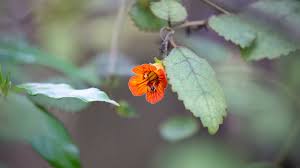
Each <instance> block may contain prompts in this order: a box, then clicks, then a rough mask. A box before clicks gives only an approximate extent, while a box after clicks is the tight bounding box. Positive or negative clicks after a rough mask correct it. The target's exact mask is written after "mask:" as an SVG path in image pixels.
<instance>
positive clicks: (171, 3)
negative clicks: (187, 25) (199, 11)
mask: <svg viewBox="0 0 300 168" xmlns="http://www.w3.org/2000/svg"><path fill="white" fill-rule="evenodd" d="M150 8H151V11H152V12H153V13H154V15H155V16H157V17H159V18H161V19H164V20H167V21H170V22H173V23H176V22H182V21H184V20H185V19H186V18H187V11H186V9H185V8H184V7H183V6H182V5H181V4H180V3H179V2H178V1H176V0H161V1H159V2H152V3H151V5H150Z"/></svg>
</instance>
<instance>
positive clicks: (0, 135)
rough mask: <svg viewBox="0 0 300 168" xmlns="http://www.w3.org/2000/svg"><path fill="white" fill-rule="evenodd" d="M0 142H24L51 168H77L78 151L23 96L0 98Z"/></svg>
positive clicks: (52, 120) (63, 131)
mask: <svg viewBox="0 0 300 168" xmlns="http://www.w3.org/2000/svg"><path fill="white" fill-rule="evenodd" d="M0 107H1V113H0V118H2V119H5V120H2V121H1V122H0V139H2V140H8V141H12V140H13V141H25V142H28V143H30V144H31V145H32V147H33V148H34V150H35V151H37V152H38V153H39V154H40V155H41V156H42V157H43V158H44V159H46V160H47V161H48V162H49V163H50V165H52V166H53V167H54V168H66V167H68V168H80V167H81V166H80V159H79V150H78V149H77V147H76V146H75V145H74V144H73V143H72V141H71V138H70V136H69V134H68V133H67V131H66V129H65V128H64V127H63V125H62V124H61V123H60V122H59V121H58V120H56V119H55V118H54V117H53V116H51V115H50V114H49V113H46V112H44V111H42V110H40V109H38V108H37V107H36V106H34V105H33V104H32V103H31V102H30V101H29V100H28V99H27V98H26V97H25V96H20V95H17V94H14V93H11V94H9V95H8V96H7V98H6V99H3V98H0Z"/></svg>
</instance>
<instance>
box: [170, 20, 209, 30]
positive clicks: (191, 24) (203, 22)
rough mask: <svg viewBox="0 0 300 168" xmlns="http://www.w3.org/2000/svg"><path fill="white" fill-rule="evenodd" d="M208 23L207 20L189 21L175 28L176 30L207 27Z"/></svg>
mask: <svg viewBox="0 0 300 168" xmlns="http://www.w3.org/2000/svg"><path fill="white" fill-rule="evenodd" d="M206 23H207V21H206V20H196V21H187V22H185V23H183V24H181V25H178V26H175V27H174V29H182V28H187V27H198V26H205V25H206Z"/></svg>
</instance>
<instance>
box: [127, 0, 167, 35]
mask: <svg viewBox="0 0 300 168" xmlns="http://www.w3.org/2000/svg"><path fill="white" fill-rule="evenodd" d="M129 15H130V17H131V19H132V21H133V22H134V24H135V25H136V26H137V27H138V28H139V29H140V30H143V31H159V30H160V29H161V28H162V27H164V26H166V25H167V22H166V21H165V20H162V19H160V18H158V17H156V16H155V15H154V14H153V13H152V11H151V10H150V3H149V4H148V5H146V6H143V5H142V4H141V3H139V2H136V3H135V4H133V6H132V7H131V9H130V11H129Z"/></svg>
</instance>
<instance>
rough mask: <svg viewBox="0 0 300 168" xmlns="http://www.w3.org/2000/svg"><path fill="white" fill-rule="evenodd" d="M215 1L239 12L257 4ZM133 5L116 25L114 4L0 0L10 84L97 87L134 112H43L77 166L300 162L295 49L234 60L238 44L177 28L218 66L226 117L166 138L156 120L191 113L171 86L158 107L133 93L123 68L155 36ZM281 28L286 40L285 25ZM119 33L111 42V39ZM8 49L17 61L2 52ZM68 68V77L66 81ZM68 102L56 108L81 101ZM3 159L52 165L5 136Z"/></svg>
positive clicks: (195, 8)
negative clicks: (74, 151) (55, 123)
mask: <svg viewBox="0 0 300 168" xmlns="http://www.w3.org/2000/svg"><path fill="white" fill-rule="evenodd" d="M214 2H216V3H217V4H219V5H220V6H223V7H224V8H226V9H228V10H229V11H232V12H240V11H242V10H244V9H245V8H246V7H247V6H248V5H249V4H251V3H253V2H255V0H226V1H225V0H215V1H214ZM132 3H133V2H132V1H126V3H125V8H126V9H125V12H124V13H123V14H122V18H121V20H122V21H121V22H120V23H119V24H120V26H119V27H116V26H115V25H116V24H115V23H116V17H117V14H118V10H119V8H120V7H122V6H121V5H122V3H121V0H89V1H83V0H63V1H62V0H0V38H1V45H2V46H1V47H0V58H1V59H0V61H1V62H0V63H1V65H2V67H3V70H4V72H10V74H11V78H12V81H13V82H14V83H16V84H19V83H23V82H46V81H47V82H49V81H51V82H57V83H59V82H66V83H70V84H72V85H73V86H74V87H75V88H86V87H89V86H96V87H98V88H100V89H102V90H104V91H106V92H107V93H108V94H109V96H110V97H111V98H113V99H115V100H125V101H126V103H128V104H129V105H130V108H134V110H135V111H136V112H137V117H133V118H123V117H120V115H118V113H117V112H116V110H115V109H114V108H113V107H111V106H110V105H108V104H105V103H93V104H91V105H89V106H88V107H86V108H82V110H81V111H80V112H76V113H75V112H74V113H70V112H69V113H67V112H62V111H63V110H59V109H57V108H50V109H49V110H50V112H51V113H52V114H54V115H55V116H56V117H58V118H59V120H61V121H62V122H63V123H64V125H65V126H66V128H67V129H68V130H69V131H70V134H71V137H72V138H73V141H74V143H75V144H76V145H77V146H78V148H79V149H80V156H81V161H82V164H83V167H86V168H96V167H97V168H99V167H105V168H120V167H122V168H202V167H203V168H218V167H222V168H234V167H237V168H240V167H245V166H244V165H245V163H247V165H249V167H258V168H260V167H261V168H263V167H266V168H267V167H276V166H273V165H272V164H271V162H274V160H278V159H279V160H280V166H281V167H283V168H297V167H300V151H299V149H300V147H299V145H300V143H299V140H298V139H299V138H300V135H299V132H300V131H299V130H300V128H299V127H300V126H299V125H300V124H299V119H298V118H299V108H300V104H299V103H300V98H299V93H300V87H299V86H300V77H299V73H300V57H299V56H298V55H297V54H298V53H297V52H295V53H292V54H291V55H290V56H284V57H280V58H279V59H274V60H261V61H256V62H250V61H246V60H244V59H243V58H241V57H240V55H239V48H238V47H236V46H235V45H233V44H231V43H230V42H228V41H225V40H224V39H223V38H222V37H220V36H218V35H217V34H216V33H215V32H213V31H211V30H210V29H201V30H197V31H192V32H191V33H189V34H187V33H186V32H185V31H184V30H180V31H178V32H176V40H177V43H178V44H179V45H185V46H188V47H189V48H191V49H192V50H194V51H195V52H196V53H197V54H198V55H200V56H201V57H204V58H206V59H207V60H208V62H209V63H210V64H211V65H212V66H213V67H214V69H215V70H216V72H217V78H218V80H219V81H220V82H221V85H222V87H223V89H224V92H225V96H226V98H227V103H228V116H227V117H226V119H225V121H224V124H223V125H221V128H220V131H219V132H218V133H217V134H216V135H214V136H211V135H208V133H207V130H206V128H202V127H201V126H200V129H199V130H198V131H197V132H196V134H195V135H194V136H192V137H190V138H187V139H184V140H182V141H176V142H168V141H166V140H164V139H163V138H162V137H161V136H160V131H159V128H160V126H161V124H162V123H163V122H164V121H165V120H167V119H168V118H170V117H171V116H178V115H179V116H192V114H191V113H190V112H189V111H187V110H186V109H185V108H184V106H183V103H182V102H181V101H179V100H177V95H176V94H175V93H173V92H172V91H171V89H170V86H169V87H168V89H167V92H166V96H165V98H164V99H163V101H161V102H160V103H158V104H156V105H151V104H148V103H147V102H146V101H145V99H144V98H141V97H134V96H132V95H131V93H130V91H129V89H128V86H127V82H128V78H129V76H130V75H131V72H130V69H131V68H132V67H134V66H135V65H137V64H142V63H151V62H153V58H154V57H155V56H158V55H159V47H160V37H159V33H158V32H143V31H139V30H138V28H136V27H135V25H134V23H133V22H132V20H131V19H130V17H129V16H128V14H127V11H128V8H129V6H130V4H132ZM183 4H184V6H185V7H186V8H187V11H188V14H189V16H188V20H201V19H206V18H208V17H209V16H211V15H215V14H219V12H218V11H216V10H215V9H213V8H211V7H210V6H208V5H207V4H205V3H203V2H202V1H200V0H183ZM123 7H124V4H123ZM274 24H275V25H277V23H276V22H275V23H274ZM298 28H299V27H298ZM289 30H290V29H289ZM296 30H299V29H296ZM116 31H118V32H116ZM283 32H285V33H286V34H287V37H290V33H291V31H287V30H284V31H283ZM116 33H117V35H118V36H117V41H116V42H117V45H116V44H115V42H114V43H112V38H113V37H114V35H115V34H116ZM292 33H294V34H292V35H293V37H294V38H297V37H299V34H296V33H297V32H292ZM296 40H300V39H296ZM27 46H29V49H28V48H27ZM14 47H17V48H18V47H19V48H23V50H22V51H24V53H20V52H14V51H13V48H14ZM30 47H34V48H38V49H40V50H41V51H42V52H41V53H40V52H36V51H35V50H34V49H31V48H30ZM5 48H10V49H11V52H12V53H13V55H15V56H16V57H13V58H9V59H8V58H5V56H4V55H5V51H6V50H4V49H5ZM31 50H33V51H34V53H40V55H41V57H39V58H33V57H32V55H30V54H28V53H31ZM112 52H113V54H115V55H116V59H117V61H116V63H115V71H114V74H113V75H112V76H108V74H109V73H110V71H109V66H110V57H111V55H112ZM45 53H47V54H45ZM44 55H47V59H44V57H45V56H44ZM48 57H50V58H48ZM71 65H72V66H71ZM73 66H74V67H79V68H80V71H79V72H78V74H77V75H78V76H80V77H81V79H83V80H84V81H86V82H81V81H77V80H76V79H75V78H76V77H78V76H75V77H74V78H72V75H73V74H72V72H73V71H72V70H73ZM51 67H55V68H54V69H53V68H51ZM66 67H67V70H66V69H65V68H66ZM57 69H58V70H57ZM59 70H61V71H59ZM65 74H69V75H70V76H71V79H72V80H66V75H65ZM73 104H74V106H73V105H72V104H68V105H60V106H64V108H71V109H72V108H73V107H74V108H77V106H76V105H78V106H80V104H76V103H73ZM68 106H70V107H68ZM84 107H85V106H84ZM78 108H81V107H78ZM0 111H1V108H0ZM0 122H2V121H0ZM199 125H200V121H199ZM287 151H288V152H287ZM0 163H1V164H0V167H1V166H2V165H3V167H7V168H21V167H22V168H35V167H36V168H48V167H50V166H49V165H48V163H47V162H46V161H44V160H43V159H42V158H41V157H40V156H39V155H38V154H36V153H35V152H34V151H33V150H32V148H31V146H30V145H28V144H26V143H23V142H11V141H4V140H0ZM252 163H253V164H252Z"/></svg>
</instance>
